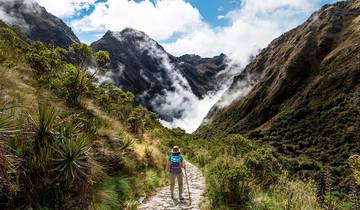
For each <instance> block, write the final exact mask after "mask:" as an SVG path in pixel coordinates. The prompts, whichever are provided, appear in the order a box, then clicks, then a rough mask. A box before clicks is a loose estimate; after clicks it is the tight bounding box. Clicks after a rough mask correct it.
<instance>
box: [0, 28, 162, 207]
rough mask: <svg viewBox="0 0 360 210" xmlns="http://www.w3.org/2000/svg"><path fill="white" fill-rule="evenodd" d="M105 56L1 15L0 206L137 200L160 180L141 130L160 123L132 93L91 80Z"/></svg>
mask: <svg viewBox="0 0 360 210" xmlns="http://www.w3.org/2000/svg"><path fill="white" fill-rule="evenodd" d="M108 61H109V54H108V53H107V52H104V51H99V52H95V53H94V52H93V51H92V49H91V48H90V47H88V46H87V45H85V44H73V45H72V46H71V47H70V48H69V49H61V48H54V47H52V46H46V45H44V44H43V43H41V42H35V43H33V44H29V43H27V42H25V41H23V39H22V38H21V37H19V36H18V35H17V34H16V33H15V32H14V31H13V30H12V29H11V28H8V27H7V26H6V25H4V24H2V23H1V24H0V71H1V74H0V160H1V161H0V208H27V207H32V208H34V209H88V208H93V209H121V208H127V209H135V208H136V205H138V202H137V200H138V199H139V198H140V197H143V196H149V195H151V194H152V193H153V192H154V189H156V188H157V187H160V186H161V185H162V184H163V183H164V182H163V179H164V175H163V174H162V173H161V172H160V171H161V169H162V166H163V161H164V160H163V158H162V157H161V156H160V155H159V154H160V153H159V151H158V150H157V147H156V144H157V143H153V142H151V140H150V139H148V138H147V137H146V133H147V132H149V130H151V129H153V128H155V127H159V126H160V124H159V123H158V122H157V120H156V119H155V117H154V115H153V114H152V113H150V112H149V111H147V110H146V109H145V108H143V107H141V106H138V105H135V104H134V103H133V102H134V95H133V94H132V93H130V92H127V91H123V90H121V89H119V88H117V87H115V86H113V85H112V84H108V83H104V84H98V81H97V78H98V76H99V75H102V74H104V73H105V72H106V70H107V64H108ZM144 147H145V148H147V149H145V148H144ZM149 148H151V149H149Z"/></svg>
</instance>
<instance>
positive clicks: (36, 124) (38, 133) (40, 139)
mask: <svg viewBox="0 0 360 210" xmlns="http://www.w3.org/2000/svg"><path fill="white" fill-rule="evenodd" d="M57 117H58V112H57V111H56V109H55V108H54V107H52V106H50V105H48V104H45V103H39V105H38V116H37V117H33V116H31V115H30V114H29V119H30V123H31V125H32V128H33V132H34V133H35V148H34V152H35V153H40V152H41V150H42V149H43V148H44V147H46V146H47V145H48V144H49V142H48V141H51V140H52V131H53V130H54V129H55V126H56V123H55V122H56V120H57Z"/></svg>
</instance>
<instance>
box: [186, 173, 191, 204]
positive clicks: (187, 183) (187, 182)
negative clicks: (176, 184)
mask: <svg viewBox="0 0 360 210" xmlns="http://www.w3.org/2000/svg"><path fill="white" fill-rule="evenodd" d="M185 179H186V185H187V189H188V193H189V201H190V204H189V206H190V205H191V196H190V188H189V181H188V176H187V172H186V167H185Z"/></svg>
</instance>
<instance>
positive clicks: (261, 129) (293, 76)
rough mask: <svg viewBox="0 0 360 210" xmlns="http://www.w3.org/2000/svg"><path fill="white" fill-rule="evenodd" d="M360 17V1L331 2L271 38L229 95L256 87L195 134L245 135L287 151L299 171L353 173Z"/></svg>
mask: <svg viewBox="0 0 360 210" xmlns="http://www.w3.org/2000/svg"><path fill="white" fill-rule="evenodd" d="M359 15H360V2H359V1H354V0H350V1H346V2H339V3H335V4H333V5H326V6H324V7H323V8H322V9H321V10H320V11H318V12H316V13H314V14H313V15H312V16H311V17H310V18H309V19H308V20H307V21H306V22H305V23H304V24H302V25H300V26H298V27H297V28H295V29H293V30H291V31H289V32H287V33H285V34H284V35H282V36H280V37H279V38H277V39H276V40H274V41H273V42H271V44H270V45H269V46H268V47H267V48H265V49H264V50H262V51H261V53H260V54H259V55H258V56H257V57H256V58H255V60H254V61H253V62H251V63H250V64H249V65H248V66H247V67H246V68H245V70H244V71H243V73H242V74H241V75H239V76H238V77H236V78H235V80H234V84H233V85H232V87H231V88H230V89H229V90H228V92H227V93H225V96H226V94H230V93H234V92H235V93H236V92H238V91H241V89H238V84H241V83H242V84H244V83H245V84H250V83H253V88H252V89H251V91H250V92H249V93H248V94H246V95H245V96H242V97H238V98H237V99H236V100H234V101H233V102H232V103H231V104H230V105H229V106H225V107H220V106H217V107H214V108H213V109H212V112H211V113H209V115H208V118H207V119H206V121H205V122H204V123H203V125H202V126H201V127H200V128H199V129H198V131H197V135H198V136H200V137H202V138H207V137H213V136H225V135H227V134H233V133H240V134H244V135H247V136H249V137H251V138H254V139H256V140H257V141H259V142H264V143H267V144H269V145H271V146H273V147H274V148H275V149H276V151H277V152H278V153H280V154H282V155H285V156H286V157H287V159H286V160H284V161H285V162H286V164H287V165H288V167H289V168H290V169H292V171H294V172H298V173H299V174H302V175H304V176H306V175H309V173H308V172H309V171H312V170H320V169H323V168H324V167H327V166H329V167H330V169H331V172H332V173H333V174H336V177H337V178H339V177H345V176H347V175H348V174H349V169H348V166H347V164H346V159H347V158H348V157H349V156H350V155H352V154H356V153H359V152H360V142H359V138H360V136H359V133H360V130H359V129H360V100H359V96H360V69H359V66H360V63H359V56H360V16H359ZM225 98H226V97H223V99H225ZM221 102H222V101H220V102H219V103H221ZM219 103H218V104H219ZM337 181H338V182H340V181H343V182H346V180H343V179H337ZM343 184H344V183H343Z"/></svg>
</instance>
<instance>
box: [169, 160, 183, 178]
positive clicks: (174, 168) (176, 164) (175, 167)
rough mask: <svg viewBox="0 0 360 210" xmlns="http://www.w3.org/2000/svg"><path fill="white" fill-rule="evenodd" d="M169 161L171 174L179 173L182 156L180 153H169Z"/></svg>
mask: <svg viewBox="0 0 360 210" xmlns="http://www.w3.org/2000/svg"><path fill="white" fill-rule="evenodd" d="M169 161H170V162H171V164H170V173H172V174H180V173H181V166H180V164H181V162H182V161H183V158H182V157H181V156H180V155H170V157H169Z"/></svg>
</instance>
